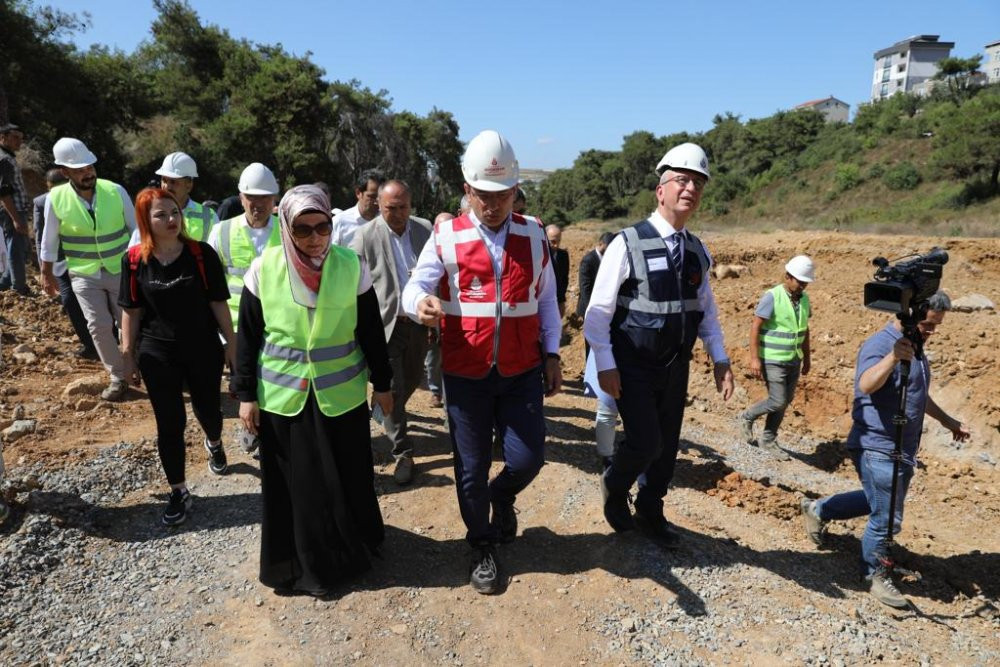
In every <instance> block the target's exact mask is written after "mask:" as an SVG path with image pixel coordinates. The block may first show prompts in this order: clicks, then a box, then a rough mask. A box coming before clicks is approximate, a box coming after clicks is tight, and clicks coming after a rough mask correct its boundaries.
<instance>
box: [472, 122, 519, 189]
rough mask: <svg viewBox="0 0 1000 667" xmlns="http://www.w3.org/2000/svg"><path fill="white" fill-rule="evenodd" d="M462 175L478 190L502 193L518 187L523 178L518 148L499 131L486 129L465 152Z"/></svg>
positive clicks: (473, 140)
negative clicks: (516, 150)
mask: <svg viewBox="0 0 1000 667" xmlns="http://www.w3.org/2000/svg"><path fill="white" fill-rule="evenodd" d="M462 176H464V177H465V182H466V183H468V184H469V185H471V186H472V187H474V188H476V189H477V190H485V191H487V192H500V191H501V190H508V189H510V188H512V187H514V186H515V185H517V183H518V179H519V178H520V171H519V169H518V166H517V158H516V157H514V149H513V148H512V147H511V145H510V143H509V142H508V141H507V140H506V139H504V138H503V137H502V136H500V133H499V132H497V131H495V130H483V131H482V132H480V133H479V134H477V135H476V136H475V137H473V139H472V141H470V142H469V145H468V147H466V149H465V155H463V156H462Z"/></svg>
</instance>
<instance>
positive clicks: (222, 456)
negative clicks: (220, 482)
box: [205, 438, 229, 475]
mask: <svg viewBox="0 0 1000 667" xmlns="http://www.w3.org/2000/svg"><path fill="white" fill-rule="evenodd" d="M205 451H206V452H208V469H209V470H211V471H212V472H214V473H215V474H216V475H225V474H226V471H227V470H229V463H228V462H227V461H226V450H225V449H223V447H222V443H221V442H220V443H219V444H217V445H213V444H212V443H210V442H209V441H208V438H205Z"/></svg>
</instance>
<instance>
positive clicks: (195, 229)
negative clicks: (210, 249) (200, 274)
mask: <svg viewBox="0 0 1000 667" xmlns="http://www.w3.org/2000/svg"><path fill="white" fill-rule="evenodd" d="M156 175H157V176H159V177H160V187H161V188H163V189H164V190H166V191H167V192H169V193H170V194H172V195H173V196H174V198H175V199H177V203H178V204H180V207H181V212H182V213H183V214H184V233H185V234H187V236H188V238H190V239H193V240H195V241H208V235H209V232H211V230H212V227H214V226H215V225H216V224H217V223H218V222H219V219H218V218H217V217H216V215H215V211H213V210H212V209H211V208H209V207H208V206H206V205H204V204H199V203H198V202H196V201H195V200H193V199H191V190H192V189H194V179H196V178H198V165H197V164H195V161H194V160H193V159H192V158H191V156H190V155H188V154H187V153H182V152H180V151H178V152H176V153H171V154H169V155H167V156H166V157H165V158H163V164H162V165H160V168H159V169H157V170H156ZM134 245H139V230H136V231H135V232H134V233H133V234H132V240H131V241H130V242H129V246H130V247H131V246H134Z"/></svg>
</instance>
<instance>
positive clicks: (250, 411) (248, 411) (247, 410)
mask: <svg viewBox="0 0 1000 667" xmlns="http://www.w3.org/2000/svg"><path fill="white" fill-rule="evenodd" d="M240 421H241V422H243V428H245V429H246V430H247V431H248V432H249V433H252V434H253V435H260V433H258V431H259V427H260V406H259V405H257V401H240Z"/></svg>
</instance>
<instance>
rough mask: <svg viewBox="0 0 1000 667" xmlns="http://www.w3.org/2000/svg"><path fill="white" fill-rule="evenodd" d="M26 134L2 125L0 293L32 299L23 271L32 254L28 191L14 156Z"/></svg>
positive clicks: (7, 125)
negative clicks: (0, 260)
mask: <svg viewBox="0 0 1000 667" xmlns="http://www.w3.org/2000/svg"><path fill="white" fill-rule="evenodd" d="M23 142H24V133H23V132H21V128H19V127H18V126H17V125H14V124H13V123H7V124H5V125H0V231H3V235H4V239H5V243H6V251H7V268H6V270H4V271H3V272H0V292H2V291H6V290H9V289H12V290H14V291H15V292H17V293H18V294H20V295H21V296H31V290H29V289H28V283H27V281H26V279H25V272H24V268H25V265H26V264H27V260H28V256H29V254H30V247H31V246H30V244H31V241H29V240H28V239H29V237H28V207H29V206H30V205H31V201H30V200H29V199H28V191H27V190H26V189H25V187H24V178H23V177H22V175H21V167H20V165H18V164H17V158H16V157H15V154H16V153H17V152H18V151H19V150H21V145H22V143H23Z"/></svg>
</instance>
